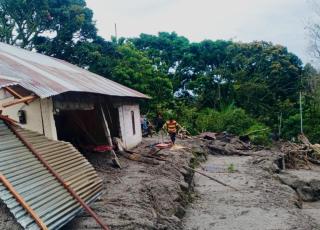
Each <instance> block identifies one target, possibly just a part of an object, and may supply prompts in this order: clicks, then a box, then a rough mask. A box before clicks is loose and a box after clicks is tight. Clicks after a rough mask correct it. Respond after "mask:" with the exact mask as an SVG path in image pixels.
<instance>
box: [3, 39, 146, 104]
mask: <svg viewBox="0 0 320 230" xmlns="http://www.w3.org/2000/svg"><path fill="white" fill-rule="evenodd" d="M0 75H3V76H5V77H3V76H0V79H3V81H5V79H6V78H8V77H9V78H11V79H16V82H18V84H19V85H21V86H22V87H24V88H26V89H28V90H30V91H32V92H34V93H35V94H37V95H38V96H39V97H41V98H46V97H50V96H54V95H58V94H61V93H64V92H70V91H72V92H88V93H98V94H104V95H110V96H120V97H136V98H149V97H148V96H146V95H144V94H142V93H140V92H138V91H135V90H133V89H130V88H128V87H125V86H123V85H120V84H118V83H116V82H114V81H111V80H108V79H106V78H104V77H101V76H99V75H97V74H94V73H91V72H89V71H87V70H84V69H81V68H79V67H77V66H75V65H72V64H70V63H67V62H65V61H62V60H59V59H55V58H52V57H48V56H45V55H42V54H39V53H35V52H31V51H27V50H24V49H21V48H18V47H14V46H10V45H7V44H4V43H0ZM0 87H1V82H0Z"/></svg>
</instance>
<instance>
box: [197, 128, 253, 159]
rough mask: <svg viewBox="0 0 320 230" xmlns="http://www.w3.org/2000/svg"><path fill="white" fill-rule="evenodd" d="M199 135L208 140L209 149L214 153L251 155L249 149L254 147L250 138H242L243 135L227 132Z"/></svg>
mask: <svg viewBox="0 0 320 230" xmlns="http://www.w3.org/2000/svg"><path fill="white" fill-rule="evenodd" d="M198 137H199V138H200V139H201V140H203V141H205V142H206V146H207V148H208V150H209V151H210V153H211V154H214V155H215V154H219V155H239V156H247V155H250V152H249V151H250V150H253V148H254V146H253V145H251V143H250V140H249V139H242V138H241V137H238V136H235V135H232V134H228V133H226V132H223V133H211V132H205V133H201V134H200V135H199V136H198Z"/></svg>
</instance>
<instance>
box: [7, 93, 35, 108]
mask: <svg viewBox="0 0 320 230" xmlns="http://www.w3.org/2000/svg"><path fill="white" fill-rule="evenodd" d="M35 99H37V96H34V95H32V96H27V97H23V98H20V99H16V100H13V101H9V102H6V103H3V104H2V107H3V108H7V107H10V106H13V105H17V104H20V103H25V102H27V103H30V102H32V101H34V100H35Z"/></svg>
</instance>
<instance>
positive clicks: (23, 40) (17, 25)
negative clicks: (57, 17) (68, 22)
mask: <svg viewBox="0 0 320 230" xmlns="http://www.w3.org/2000/svg"><path fill="white" fill-rule="evenodd" d="M51 24H52V17H51V15H50V13H49V4H48V1H47V0H1V1H0V41H1V42H6V43H8V44H11V45H18V46H20V47H22V48H29V49H32V48H33V45H34V44H33V39H34V38H36V37H37V36H39V34H41V33H44V32H45V31H47V30H49V29H50V25H51Z"/></svg>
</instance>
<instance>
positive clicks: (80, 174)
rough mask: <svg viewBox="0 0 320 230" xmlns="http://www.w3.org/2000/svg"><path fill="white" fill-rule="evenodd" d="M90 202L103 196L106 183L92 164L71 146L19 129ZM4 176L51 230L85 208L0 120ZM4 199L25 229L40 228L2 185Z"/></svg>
mask: <svg viewBox="0 0 320 230" xmlns="http://www.w3.org/2000/svg"><path fill="white" fill-rule="evenodd" d="M15 130H16V132H18V133H19V135H21V136H23V138H24V139H25V140H26V141H27V142H28V143H29V144H31V145H32V147H33V148H34V149H36V150H37V152H38V153H39V154H41V156H42V157H43V158H44V159H45V161H46V162H47V163H48V164H49V165H50V167H52V168H53V169H54V171H55V172H57V173H58V174H59V175H60V177H62V178H63V180H64V181H65V182H66V183H67V185H68V186H69V187H70V188H71V189H73V191H75V192H76V193H77V195H78V196H80V197H81V198H82V199H83V200H84V201H85V202H86V203H90V202H92V201H94V200H95V199H96V198H98V197H99V196H100V195H101V191H102V182H101V179H99V177H98V176H97V174H96V172H95V170H94V168H93V167H92V166H91V164H90V163H89V162H88V161H87V160H86V159H85V158H84V157H83V156H82V155H81V154H80V153H79V152H78V151H77V150H76V149H75V148H74V147H73V146H72V145H71V144H69V143H66V142H61V141H53V140H49V139H47V138H46V137H44V136H43V135H40V134H38V133H35V132H31V131H28V130H24V129H22V128H18V127H16V128H15ZM0 159H1V160H0V173H1V174H2V175H3V176H4V177H5V178H6V179H7V180H8V181H9V182H10V184H11V185H12V186H13V187H14V189H15V191H16V192H17V193H18V194H19V195H20V196H21V197H22V198H23V200H24V201H25V202H26V203H27V204H28V206H29V207H30V208H31V209H32V210H33V211H34V212H35V213H36V214H37V215H38V217H39V218H40V219H41V221H42V222H43V223H44V224H45V225H46V226H47V227H48V229H59V228H61V227H62V226H63V225H65V224H66V223H67V222H69V221H70V220H71V219H73V218H74V217H75V216H76V215H77V214H78V213H79V212H81V211H82V207H81V205H80V204H79V202H77V200H76V199H75V198H74V197H73V196H72V195H71V194H70V193H69V192H68V191H67V189H66V188H65V187H64V186H63V185H62V184H61V183H60V182H59V181H58V180H57V178H55V177H54V175H53V174H51V173H50V172H49V171H48V169H47V168H46V167H45V166H44V165H43V164H42V163H41V162H40V161H39V160H38V158H36V156H35V155H34V154H33V153H32V152H31V151H30V150H29V149H28V148H27V147H26V146H25V144H23V142H22V141H21V140H20V139H19V138H18V137H17V136H16V135H15V134H14V133H13V132H12V130H11V129H10V128H9V126H8V125H7V124H6V123H4V121H2V120H0ZM0 199H1V200H2V201H3V202H4V203H5V204H6V205H7V207H8V208H9V209H10V212H11V213H12V214H13V215H14V217H15V218H16V220H17V222H18V223H19V224H20V225H21V226H22V227H23V228H25V229H39V225H38V224H37V223H36V220H35V219H34V218H32V217H31V216H30V213H29V212H27V210H26V209H25V208H24V207H23V206H22V205H21V203H19V202H18V201H17V198H16V196H15V194H12V192H10V190H9V189H8V187H7V186H5V184H3V183H0Z"/></svg>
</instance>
